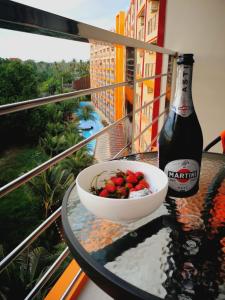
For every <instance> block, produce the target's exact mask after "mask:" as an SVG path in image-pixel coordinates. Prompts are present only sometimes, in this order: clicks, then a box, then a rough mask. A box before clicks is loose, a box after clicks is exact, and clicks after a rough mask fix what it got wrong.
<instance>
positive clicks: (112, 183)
mask: <svg viewBox="0 0 225 300" xmlns="http://www.w3.org/2000/svg"><path fill="white" fill-rule="evenodd" d="M107 184H110V185H115V183H114V182H113V181H112V180H111V179H108V180H107V181H106V185H107Z"/></svg>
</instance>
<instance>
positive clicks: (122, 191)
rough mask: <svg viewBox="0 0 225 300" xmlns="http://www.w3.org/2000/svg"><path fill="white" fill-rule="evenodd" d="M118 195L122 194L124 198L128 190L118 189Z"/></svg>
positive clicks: (121, 187) (122, 187)
mask: <svg viewBox="0 0 225 300" xmlns="http://www.w3.org/2000/svg"><path fill="white" fill-rule="evenodd" d="M117 193H118V194H121V195H122V196H126V195H127V190H126V188H125V187H124V186H120V187H117Z"/></svg>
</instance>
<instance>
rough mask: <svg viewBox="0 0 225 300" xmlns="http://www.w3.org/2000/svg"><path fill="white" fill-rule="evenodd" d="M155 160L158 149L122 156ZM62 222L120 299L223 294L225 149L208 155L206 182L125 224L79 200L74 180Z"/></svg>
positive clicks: (89, 268) (76, 253)
mask: <svg viewBox="0 0 225 300" xmlns="http://www.w3.org/2000/svg"><path fill="white" fill-rule="evenodd" d="M122 159H126V160H140V161H143V162H146V163H150V164H153V165H157V164H158V162H157V153H156V152H150V153H143V154H136V155H130V156H127V157H123V158H122ZM62 222H63V228H64V231H65V238H66V241H67V243H68V246H69V248H70V251H71V253H72V255H73V257H74V258H75V259H76V261H77V262H78V263H79V265H80V266H81V268H82V269H83V271H84V272H85V273H86V274H87V275H88V276H89V277H90V278H91V279H92V280H93V281H94V282H95V283H96V284H97V285H98V286H99V287H100V288H101V289H103V290H104V291H105V292H106V293H108V294H109V295H110V296H111V297H113V298H115V299H123V300H127V299H129V300H132V299H135V300H137V299H148V300H149V299H179V300H189V299H196V300H197V299H198V300H201V299H202V300H208V299H218V300H221V299H225V230H224V229H225V227H224V224H225V155H222V154H216V153H203V158H202V168H201V175H200V188H199V191H198V193H197V194H195V195H194V196H192V197H188V198H169V197H167V198H166V200H165V202H164V203H163V205H161V207H160V208H158V209H157V210H156V211H155V212H154V213H153V214H151V215H149V216H147V217H145V218H143V219H141V220H139V221H136V222H134V223H126V224H119V223H116V222H112V221H109V220H106V219H101V218H98V217H95V216H94V215H93V214H92V213H90V212H89V211H87V210H86V208H85V207H84V206H83V205H82V204H81V202H80V200H79V197H78V195H77V192H76V186H75V183H74V184H73V185H72V186H71V187H70V188H69V190H68V191H67V193H66V195H65V197H64V200H63V208H62Z"/></svg>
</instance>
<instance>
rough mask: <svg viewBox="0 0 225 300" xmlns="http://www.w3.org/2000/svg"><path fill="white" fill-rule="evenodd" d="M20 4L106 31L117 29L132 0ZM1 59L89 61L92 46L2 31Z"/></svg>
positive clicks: (23, 0)
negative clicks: (117, 20)
mask: <svg viewBox="0 0 225 300" xmlns="http://www.w3.org/2000/svg"><path fill="white" fill-rule="evenodd" d="M17 2H20V3H23V4H26V5H29V6H33V7H36V8H39V9H43V10H46V11H49V12H52V13H55V14H58V15H61V16H65V17H68V18H71V19H74V20H78V21H81V22H84V23H88V24H91V25H94V26H97V27H101V28H104V29H112V28H114V27H115V16H116V13H117V12H118V11H119V10H124V11H127V9H128V6H129V3H130V0H18V1H17ZM0 44H1V47H0V57H4V58H9V57H18V58H21V59H34V60H36V61H40V60H43V61H48V62H52V61H59V60H62V59H64V60H66V61H69V60H71V59H73V58H75V59H89V44H85V43H78V42H74V41H69V40H62V39H57V38H51V37H45V36H39V35H31V34H28V33H22V32H17V31H11V30H5V29H0Z"/></svg>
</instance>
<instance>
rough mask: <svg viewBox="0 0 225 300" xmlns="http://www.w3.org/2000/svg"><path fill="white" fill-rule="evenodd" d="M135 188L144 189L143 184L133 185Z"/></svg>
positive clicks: (137, 189)
mask: <svg viewBox="0 0 225 300" xmlns="http://www.w3.org/2000/svg"><path fill="white" fill-rule="evenodd" d="M135 189H136V191H140V190H143V189H145V186H144V185H143V184H140V183H139V184H137V185H136V186H135Z"/></svg>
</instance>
